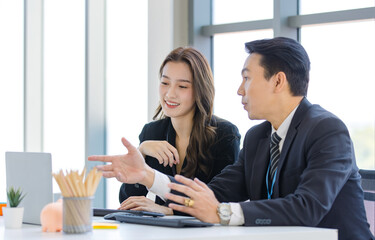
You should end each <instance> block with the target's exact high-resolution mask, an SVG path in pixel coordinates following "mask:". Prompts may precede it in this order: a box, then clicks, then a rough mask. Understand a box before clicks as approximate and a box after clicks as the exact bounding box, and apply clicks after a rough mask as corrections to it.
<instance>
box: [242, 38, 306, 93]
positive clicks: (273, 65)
mask: <svg viewBox="0 0 375 240" xmlns="http://www.w3.org/2000/svg"><path fill="white" fill-rule="evenodd" d="M245 47H246V51H247V52H248V53H249V54H252V53H257V54H259V55H261V60H260V61H261V62H260V65H261V66H262V67H263V68H264V77H265V78H266V79H270V78H271V77H272V76H273V75H275V74H276V73H278V72H284V73H285V75H286V77H287V80H288V82H289V86H290V90H291V92H292V94H293V95H294V96H306V95H307V89H308V85H309V72H310V59H309V56H308V55H307V53H306V51H305V49H304V48H303V47H302V45H301V44H300V43H299V42H297V41H296V40H293V39H290V38H285V37H276V38H272V39H263V40H256V41H252V42H248V43H245Z"/></svg>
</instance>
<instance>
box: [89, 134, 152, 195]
mask: <svg viewBox="0 0 375 240" xmlns="http://www.w3.org/2000/svg"><path fill="white" fill-rule="evenodd" d="M121 141H122V144H123V145H124V146H125V147H126V148H127V150H128V153H127V154H124V155H115V156H89V157H88V160H89V161H100V162H107V163H111V164H108V165H99V166H96V168H97V169H98V170H100V171H102V172H103V177H105V178H112V177H115V178H116V179H117V180H118V181H120V182H124V183H130V184H132V183H140V184H142V185H144V186H146V187H147V188H151V186H152V184H153V183H154V176H155V172H154V170H153V169H152V168H151V167H149V166H148V165H147V164H146V163H145V160H144V158H143V156H142V154H141V153H140V152H139V151H138V149H137V148H135V147H134V146H133V145H131V143H130V142H129V141H128V140H126V139H125V138H122V139H121Z"/></svg>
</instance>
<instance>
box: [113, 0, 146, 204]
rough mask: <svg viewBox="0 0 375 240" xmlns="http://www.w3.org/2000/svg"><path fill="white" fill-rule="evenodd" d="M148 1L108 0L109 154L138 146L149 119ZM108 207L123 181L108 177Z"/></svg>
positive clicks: (114, 198)
mask: <svg viewBox="0 0 375 240" xmlns="http://www.w3.org/2000/svg"><path fill="white" fill-rule="evenodd" d="M147 14H148V5H147V1H123V0H108V1H107V44H106V52H107V66H106V68H107V70H106V74H107V77H106V79H107V81H106V84H107V86H106V87H107V89H106V92H107V94H106V99H107V103H106V111H107V113H106V114H107V154H108V155H115V154H122V153H125V152H126V148H125V147H124V146H123V145H122V143H121V137H126V138H127V139H128V140H129V141H130V142H131V143H132V144H133V145H134V146H138V144H139V139H138V135H139V133H140V132H141V130H142V127H143V125H144V124H145V123H146V122H147V76H148V75H147V50H148V48H147V44H148V41H147V19H148V18H147ZM106 181H107V208H117V207H118V206H119V200H118V193H119V190H120V186H121V183H120V182H118V181H117V180H116V179H115V178H112V179H107V180H106Z"/></svg>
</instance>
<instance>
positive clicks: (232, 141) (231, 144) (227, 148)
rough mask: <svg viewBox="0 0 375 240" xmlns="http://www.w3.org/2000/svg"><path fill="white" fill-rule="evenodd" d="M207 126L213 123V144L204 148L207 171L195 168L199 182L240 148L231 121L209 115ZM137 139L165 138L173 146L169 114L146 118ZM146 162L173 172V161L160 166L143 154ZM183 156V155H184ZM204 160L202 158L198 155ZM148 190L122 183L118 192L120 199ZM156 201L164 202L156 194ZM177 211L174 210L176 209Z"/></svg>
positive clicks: (234, 158) (206, 179) (235, 155)
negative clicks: (153, 119) (154, 118)
mask: <svg viewBox="0 0 375 240" xmlns="http://www.w3.org/2000/svg"><path fill="white" fill-rule="evenodd" d="M211 126H214V127H216V138H215V142H214V143H213V145H212V146H211V147H210V148H209V149H207V153H211V157H212V159H213V162H212V163H211V165H209V166H208V168H209V169H210V173H209V174H206V173H205V172H203V171H202V170H200V169H196V171H195V176H194V177H197V178H199V179H201V180H202V181H203V182H205V183H208V182H209V181H211V179H212V178H213V177H214V176H215V175H217V174H218V173H220V172H221V170H223V169H224V168H225V167H226V166H227V165H229V164H233V163H234V162H235V161H237V158H238V153H239V151H240V138H241V135H240V134H239V132H238V129H237V127H236V126H235V125H233V124H232V123H230V122H229V121H226V120H224V119H221V118H219V117H216V116H213V117H212V120H211ZM139 140H140V142H141V143H142V142H143V141H146V140H166V141H167V142H169V143H170V144H171V145H172V146H174V147H175V146H176V131H175V130H174V128H173V125H172V123H171V119H170V118H164V119H161V120H157V121H154V122H150V123H148V124H146V125H145V126H144V127H143V130H142V132H141V134H140V135H139ZM145 160H146V163H147V164H148V165H149V166H150V167H152V168H153V169H156V170H158V171H159V172H162V173H164V174H166V175H170V176H174V175H176V165H173V166H172V167H170V166H166V167H164V166H163V165H162V164H160V163H159V162H158V160H157V159H156V158H153V157H150V156H146V159H145ZM185 160H186V159H185ZM199 161H204V160H203V159H198V162H199ZM185 166H186V161H185V162H184V164H183V166H182V170H183V169H184V168H185ZM147 193H148V190H147V188H146V187H145V186H143V185H140V184H125V183H124V184H122V186H121V188H120V192H119V200H120V203H121V202H122V201H124V200H125V199H127V198H128V197H130V196H146V195H147ZM155 202H156V203H158V204H165V202H164V201H163V200H162V199H161V198H159V197H156V200H155ZM176 213H177V212H176Z"/></svg>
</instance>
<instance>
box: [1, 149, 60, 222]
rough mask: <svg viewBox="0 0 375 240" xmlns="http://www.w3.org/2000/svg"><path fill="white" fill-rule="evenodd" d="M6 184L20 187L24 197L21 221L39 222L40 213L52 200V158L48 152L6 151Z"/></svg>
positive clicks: (21, 204) (21, 205)
mask: <svg viewBox="0 0 375 240" xmlns="http://www.w3.org/2000/svg"><path fill="white" fill-rule="evenodd" d="M5 165H6V186H7V190H8V189H9V187H11V186H12V187H14V188H15V189H18V188H19V187H20V188H21V189H22V191H23V193H25V194H26V195H25V198H24V199H23V200H22V201H21V203H20V205H19V206H20V207H24V216H23V222H24V223H30V224H40V213H41V211H42V209H43V207H44V206H45V205H47V204H48V203H51V202H52V201H53V193H52V160H51V154H50V153H39V152H6V153H5Z"/></svg>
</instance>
